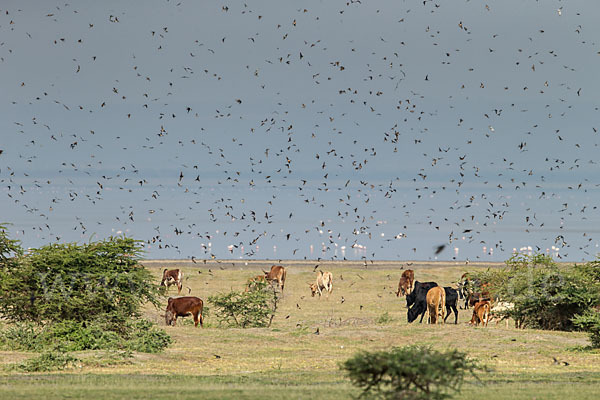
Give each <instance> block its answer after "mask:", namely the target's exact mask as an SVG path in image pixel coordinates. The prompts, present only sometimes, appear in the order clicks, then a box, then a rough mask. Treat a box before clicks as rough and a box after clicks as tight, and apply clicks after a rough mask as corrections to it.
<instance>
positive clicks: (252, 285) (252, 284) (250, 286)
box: [244, 275, 266, 292]
mask: <svg viewBox="0 0 600 400" xmlns="http://www.w3.org/2000/svg"><path fill="white" fill-rule="evenodd" d="M259 282H266V281H265V276H264V275H256V276H255V277H254V278H250V279H248V282H246V289H245V290H244V292H250V291H254V290H256V284H257V283H259Z"/></svg>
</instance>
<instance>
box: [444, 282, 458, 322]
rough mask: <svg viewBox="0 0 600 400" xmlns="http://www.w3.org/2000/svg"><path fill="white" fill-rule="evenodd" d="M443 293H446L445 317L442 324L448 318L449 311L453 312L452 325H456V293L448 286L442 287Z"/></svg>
mask: <svg viewBox="0 0 600 400" xmlns="http://www.w3.org/2000/svg"><path fill="white" fill-rule="evenodd" d="M444 291H445V292H446V317H445V318H444V322H446V319H448V317H449V316H450V311H453V312H454V324H455V325H456V324H457V323H458V308H457V307H456V304H457V303H458V291H457V290H456V289H453V288H451V287H449V286H444Z"/></svg>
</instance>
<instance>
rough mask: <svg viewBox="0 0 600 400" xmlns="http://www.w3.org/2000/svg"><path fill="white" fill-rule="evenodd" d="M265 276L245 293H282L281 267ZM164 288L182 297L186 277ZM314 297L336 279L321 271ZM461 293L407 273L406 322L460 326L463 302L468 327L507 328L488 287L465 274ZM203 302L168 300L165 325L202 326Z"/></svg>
mask: <svg viewBox="0 0 600 400" xmlns="http://www.w3.org/2000/svg"><path fill="white" fill-rule="evenodd" d="M263 273H264V274H263V275H257V276H255V277H254V278H250V279H249V280H248V282H247V284H246V291H251V290H254V288H255V287H257V283H258V282H266V283H268V284H271V285H273V287H276V288H277V289H278V290H280V291H281V292H282V293H283V288H284V286H285V279H286V276H287V275H286V270H285V268H284V267H282V266H281V265H273V266H272V267H271V270H270V271H265V270H263ZM160 285H161V286H164V287H166V289H167V291H168V289H169V287H170V286H172V285H176V286H177V294H178V295H179V294H181V289H182V287H183V273H182V272H181V270H179V269H172V270H169V269H165V270H164V271H163V277H162V280H161V282H160ZM309 286H310V290H311V295H312V296H313V297H314V296H315V295H316V294H318V295H319V298H320V297H321V295H322V294H323V293H325V294H326V295H327V297H329V295H330V294H331V292H332V291H333V275H332V273H331V272H328V271H318V272H317V277H316V281H315V283H311V284H309ZM457 286H458V289H455V288H452V287H450V286H445V287H441V286H439V285H438V284H437V283H436V282H419V281H415V273H414V271H413V270H412V269H409V270H405V271H404V272H403V273H402V276H401V277H400V282H399V283H398V291H397V292H396V296H398V297H400V296H406V307H407V308H408V315H407V319H408V322H409V323H412V322H414V321H415V320H416V319H417V318H418V317H419V316H421V319H420V321H419V322H420V323H422V322H423V318H424V317H425V314H426V313H427V314H428V318H427V321H428V323H430V324H438V323H442V324H443V323H445V322H446V320H447V319H448V317H449V316H450V314H451V313H452V312H453V313H454V323H455V324H457V323H458V307H457V305H458V300H459V299H461V300H464V305H463V306H462V307H460V308H462V309H464V310H467V309H469V308H471V307H472V308H473V315H472V317H471V321H470V322H469V324H471V325H476V326H477V325H479V324H482V325H483V326H484V327H485V326H487V325H488V322H490V321H491V320H492V319H496V321H497V322H496V323H498V322H500V321H502V320H506V324H507V326H508V319H507V318H508V317H507V311H509V310H510V309H511V308H512V307H514V305H513V304H511V303H507V302H502V301H498V299H495V298H493V296H491V295H490V292H489V290H488V286H489V285H488V284H486V283H480V285H479V287H480V291H479V292H475V291H474V290H473V289H472V288H473V285H471V282H470V279H469V277H468V274H463V276H462V277H461V279H460V280H459V282H458V283H457ZM203 306H204V304H203V301H202V299H200V298H198V297H194V296H184V297H176V298H173V297H169V300H168V304H167V309H166V311H165V322H166V324H167V325H173V326H175V323H176V321H177V317H184V316H187V315H190V314H191V315H192V316H193V318H194V325H195V326H196V327H197V326H198V324H200V326H202V322H203V320H202V309H203Z"/></svg>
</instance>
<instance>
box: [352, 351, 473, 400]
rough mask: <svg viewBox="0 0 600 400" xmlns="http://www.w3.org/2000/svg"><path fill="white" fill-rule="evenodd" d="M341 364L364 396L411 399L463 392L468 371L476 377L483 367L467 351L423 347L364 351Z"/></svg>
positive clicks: (442, 396)
mask: <svg viewBox="0 0 600 400" xmlns="http://www.w3.org/2000/svg"><path fill="white" fill-rule="evenodd" d="M341 367H342V368H343V369H345V370H346V371H347V373H348V376H349V378H350V380H351V381H352V383H353V384H354V385H355V386H358V387H359V388H361V389H362V390H363V392H362V394H361V396H368V397H375V398H383V399H411V400H412V399H414V400H417V399H423V400H425V399H428V400H429V399H446V398H450V397H452V394H451V393H456V392H459V391H460V388H461V385H462V383H463V380H464V378H465V376H466V375H467V374H469V375H472V376H474V377H476V375H475V372H476V371H477V370H482V369H483V368H482V367H480V366H479V365H478V364H477V363H476V362H475V361H474V360H471V359H469V358H467V355H466V354H465V353H461V352H459V351H457V350H450V351H447V352H439V351H437V350H433V349H431V348H430V347H422V346H406V347H402V348H394V349H393V350H391V351H376V352H361V353H358V354H356V355H355V356H354V357H352V358H350V359H348V360H347V361H345V362H344V363H343V364H342V365H341Z"/></svg>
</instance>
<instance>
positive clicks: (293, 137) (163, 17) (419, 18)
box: [0, 0, 600, 261]
mask: <svg viewBox="0 0 600 400" xmlns="http://www.w3.org/2000/svg"><path fill="white" fill-rule="evenodd" d="M598 15H600V3H598V2H592V1H569V2H566V1H550V0H548V1H546V0H544V1H534V0H515V1H509V0H503V1H489V2H487V4H486V3H485V2H479V1H455V2H441V1H440V2H439V3H435V2H431V1H426V2H425V3H423V1H399V0H393V1H366V0H365V1H362V2H360V3H359V2H346V1H319V2H316V1H308V2H296V1H278V2H271V1H270V2H266V1H252V2H246V4H244V3H243V2H212V1H210V2H196V1H131V2H121V1H101V2H99V1H77V2H73V3H65V2H51V1H28V2H22V1H3V2H2V4H1V5H0V38H1V39H0V71H1V73H0V89H1V93H2V96H1V97H0V101H1V102H2V103H1V106H0V112H1V117H2V118H0V131H1V135H2V136H1V138H2V139H1V141H0V150H2V152H1V153H0V183H1V185H0V191H1V193H0V207H1V209H2V211H3V212H2V216H1V218H0V222H6V223H10V224H12V225H11V226H10V227H9V230H10V233H11V235H12V236H13V237H16V238H18V239H20V240H22V241H23V244H24V245H25V246H40V245H43V244H47V243H50V242H55V241H57V240H58V241H61V242H67V241H78V242H86V241H88V240H90V239H91V240H96V239H100V238H104V237H107V236H110V235H116V234H121V233H124V234H127V235H128V236H132V237H134V238H137V239H140V240H144V241H145V242H146V250H147V257H153V258H190V257H192V256H194V257H196V258H198V259H202V258H210V257H216V258H242V257H243V258H283V259H286V258H296V259H298V258H305V257H306V258H313V259H316V258H318V257H321V258H326V259H328V258H337V259H340V258H343V257H346V258H351V259H360V258H366V259H400V260H406V259H422V260H428V259H434V258H436V257H437V258H439V259H446V260H448V259H453V258H455V259H458V260H464V259H467V258H468V259H471V260H476V259H479V260H505V259H507V258H508V257H510V255H511V253H512V252H513V249H515V248H516V249H517V250H518V249H520V248H522V247H524V246H531V248H532V249H533V250H534V251H535V250H536V249H538V248H539V249H540V251H543V252H545V251H547V249H548V251H550V252H552V253H553V254H558V255H559V256H560V257H562V258H563V259H567V260H577V261H579V260H590V259H594V258H595V257H596V254H597V253H598V251H599V249H598V245H599V240H600V228H599V226H600V224H599V223H600V214H599V210H598V208H597V206H598V198H599V196H598V195H599V194H600V180H599V179H598V176H599V174H598V172H599V168H598V164H597V161H596V160H597V159H598V156H597V154H598V150H599V149H598V143H599V142H600V140H599V133H598V132H597V130H598V129H600V120H599V115H600V114H599V110H598V102H597V98H598V96H597V93H600V78H598V71H599V70H600V65H599V64H600V63H599V61H600V44H599V43H597V42H595V40H600V28H599V27H598V24H597V21H595V20H596V19H597V16H598ZM442 245H445V247H443V248H441V247H439V246H442ZM311 246H312V247H311ZM436 249H440V252H439V253H438V254H435V251H436Z"/></svg>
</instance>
